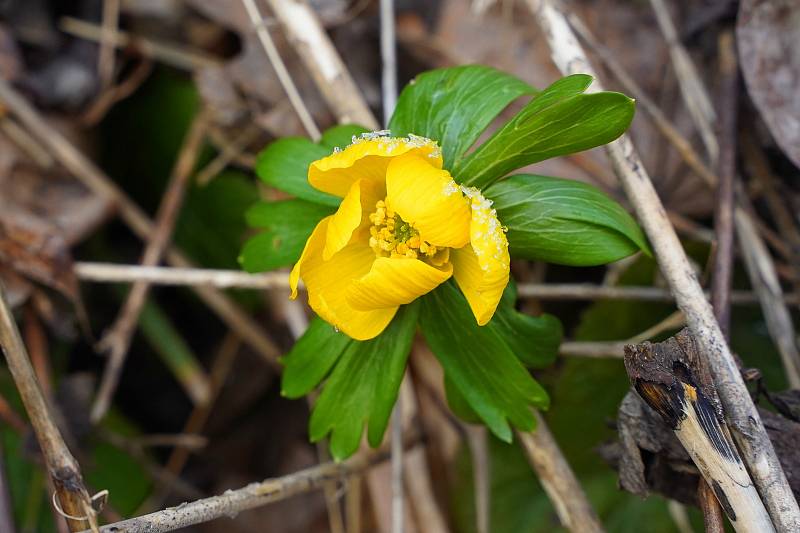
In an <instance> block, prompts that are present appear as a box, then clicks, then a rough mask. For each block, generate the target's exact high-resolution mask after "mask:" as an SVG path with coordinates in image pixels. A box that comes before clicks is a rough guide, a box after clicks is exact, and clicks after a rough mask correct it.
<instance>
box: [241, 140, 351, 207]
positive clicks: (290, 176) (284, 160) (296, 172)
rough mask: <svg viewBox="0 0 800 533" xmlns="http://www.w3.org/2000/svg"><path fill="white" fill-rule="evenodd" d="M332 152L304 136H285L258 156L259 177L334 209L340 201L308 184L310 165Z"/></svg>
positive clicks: (270, 184)
mask: <svg viewBox="0 0 800 533" xmlns="http://www.w3.org/2000/svg"><path fill="white" fill-rule="evenodd" d="M331 151H332V148H330V147H327V146H320V145H319V144H314V143H313V142H311V141H309V140H308V139H306V138H305V137H284V138H282V139H278V140H277V141H275V142H273V143H271V144H270V145H269V146H267V147H266V148H265V149H264V150H263V151H262V152H261V153H260V154H258V161H256V174H258V177H259V178H261V181H263V182H264V183H266V184H267V185H269V186H271V187H275V188H276V189H279V190H281V191H283V192H287V193H289V194H291V195H293V196H296V197H298V198H301V199H303V200H308V201H309V202H315V203H318V204H324V205H330V206H334V207H335V206H337V205H339V203H340V202H341V198H337V197H336V196H333V195H331V194H327V193H324V192H321V191H318V190H316V189H315V188H313V187H312V186H311V185H309V183H308V166H309V165H310V164H311V163H313V162H314V161H316V160H317V159H322V158H323V157H325V156H328V155H330V154H331Z"/></svg>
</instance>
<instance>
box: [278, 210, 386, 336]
mask: <svg viewBox="0 0 800 533" xmlns="http://www.w3.org/2000/svg"><path fill="white" fill-rule="evenodd" d="M330 218H331V217H326V218H324V219H323V220H322V221H321V222H320V223H319V224H318V225H317V227H316V228H315V229H314V232H313V233H312V234H311V237H309V239H308V241H307V242H306V247H305V249H304V250H303V254H302V255H301V256H300V260H299V261H298V262H297V264H296V265H295V266H294V268H293V269H292V273H291V275H290V283H291V286H292V294H293V297H294V296H296V295H297V282H298V279H299V278H302V279H303V282H304V283H305V285H306V289H307V290H308V303H309V305H310V306H311V308H312V309H313V310H314V311H316V313H317V314H318V315H319V316H321V317H322V318H323V319H324V320H326V321H327V322H329V323H330V324H332V325H333V326H335V327H337V328H338V329H340V330H341V331H343V332H345V333H346V334H347V335H349V336H350V337H352V338H354V339H356V340H367V339H371V338H373V337H376V336H377V335H379V334H380V333H381V332H382V331H383V330H384V329H385V328H386V326H388V325H389V322H391V321H392V318H393V317H394V315H395V313H396V312H397V307H394V308H389V309H378V310H373V311H359V310H357V309H353V308H352V307H350V305H349V304H348V303H347V301H346V299H345V293H346V291H347V288H348V287H349V286H350V284H351V283H352V282H353V281H354V280H356V279H359V278H361V277H363V276H364V275H365V274H367V273H368V272H369V270H370V267H371V266H372V263H373V262H374V261H375V252H374V251H372V249H371V248H370V247H369V246H368V245H367V244H366V243H356V244H351V245H348V246H345V247H344V248H342V249H341V250H340V251H339V252H338V253H336V254H335V255H334V256H333V257H332V258H331V259H330V261H325V260H324V259H323V258H322V249H323V246H324V244H325V235H326V232H327V226H328V222H329V220H330Z"/></svg>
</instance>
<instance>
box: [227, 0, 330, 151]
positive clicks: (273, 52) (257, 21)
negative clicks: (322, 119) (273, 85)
mask: <svg viewBox="0 0 800 533" xmlns="http://www.w3.org/2000/svg"><path fill="white" fill-rule="evenodd" d="M242 3H243V4H244V7H245V9H246V10H247V15H248V16H249V17H250V22H252V24H253V27H254V28H255V30H256V33H257V34H258V39H259V40H260V41H261V44H262V46H263V47H264V51H265V52H266V53H267V57H269V62H270V63H272V68H274V69H275V73H276V74H277V75H278V79H279V80H280V82H281V85H282V86H283V89H284V90H285V91H286V96H288V97H289V101H290V102H291V103H292V107H293V108H294V110H295V112H296V113H297V116H298V117H300V121H301V122H302V123H303V127H304V128H305V129H306V132H307V133H308V136H309V137H311V138H312V139H314V140H315V141H317V140H319V138H320V137H321V136H322V134H321V133H320V131H319V128H318V127H317V125H316V123H315V122H314V118H313V117H312V116H311V113H309V111H308V108H307V107H306V104H305V102H303V98H302V97H301V96H300V93H299V92H298V91H297V87H296V86H295V84H294V82H293V81H292V77H291V75H290V74H289V71H288V70H287V69H286V65H285V64H284V62H283V59H281V55H280V54H279V53H278V49H277V48H276V47H275V43H274V42H273V40H272V37H270V35H269V30H268V29H267V26H266V25H265V24H264V20H263V18H262V17H261V13H259V11H258V6H256V3H255V2H254V0H242ZM285 3H286V4H289V3H291V2H285Z"/></svg>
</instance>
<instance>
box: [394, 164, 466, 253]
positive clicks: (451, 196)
mask: <svg viewBox="0 0 800 533" xmlns="http://www.w3.org/2000/svg"><path fill="white" fill-rule="evenodd" d="M386 203H387V204H388V205H389V207H391V208H392V209H393V210H394V211H395V213H397V214H398V215H400V218H402V219H403V220H404V221H406V222H408V223H410V224H411V225H412V226H413V227H414V228H416V229H417V230H418V231H419V237H420V239H422V240H424V241H427V242H429V243H430V244H433V245H435V246H444V247H450V248H461V247H462V246H464V245H465V244H467V243H468V242H469V228H470V210H469V204H468V203H467V202H466V201H465V200H464V197H463V195H462V194H461V189H459V187H458V185H457V184H456V182H455V181H453V178H452V177H451V176H450V173H449V172H447V171H446V170H440V169H439V168H437V167H436V166H434V165H431V164H430V163H429V162H428V161H427V158H422V157H419V156H417V155H414V154H408V155H404V156H402V157H397V158H395V159H392V162H391V163H389V168H388V169H387V171H386Z"/></svg>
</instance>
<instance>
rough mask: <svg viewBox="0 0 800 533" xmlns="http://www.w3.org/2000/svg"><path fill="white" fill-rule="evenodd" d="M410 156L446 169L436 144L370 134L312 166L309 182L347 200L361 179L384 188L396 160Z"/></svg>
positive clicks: (315, 162) (414, 138) (414, 139)
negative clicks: (403, 156)
mask: <svg viewBox="0 0 800 533" xmlns="http://www.w3.org/2000/svg"><path fill="white" fill-rule="evenodd" d="M372 135H373V136H374V135H375V134H372ZM406 153H414V154H417V155H419V156H420V157H424V158H425V159H426V160H428V161H429V162H430V163H431V164H432V165H433V166H435V167H437V168H441V167H442V155H441V150H439V146H438V145H437V144H436V142H435V141H431V140H430V139H426V138H424V137H417V136H411V135H410V136H409V137H407V138H398V137H373V138H369V134H367V137H366V138H359V139H355V140H354V142H353V144H351V145H350V146H348V147H347V148H345V149H344V150H342V151H340V152H335V153H333V154H331V155H329V156H328V157H324V158H322V159H320V160H318V161H314V162H313V163H311V166H310V167H309V168H308V182H309V183H310V184H311V186H312V187H314V188H315V189H318V190H320V191H323V192H327V193H330V194H334V195H336V196H341V197H344V196H345V195H346V194H347V192H348V191H349V190H350V187H351V186H352V184H353V183H354V182H355V181H358V180H360V179H364V180H369V181H374V182H376V183H378V184H380V185H383V184H384V182H385V179H386V167H387V166H388V165H389V162H390V161H391V160H392V158H393V157H395V156H399V155H403V154H406Z"/></svg>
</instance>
